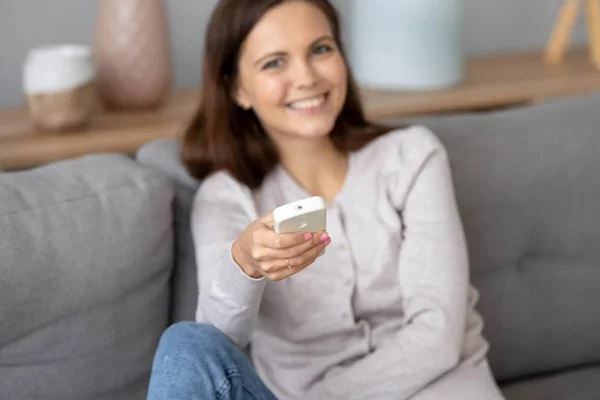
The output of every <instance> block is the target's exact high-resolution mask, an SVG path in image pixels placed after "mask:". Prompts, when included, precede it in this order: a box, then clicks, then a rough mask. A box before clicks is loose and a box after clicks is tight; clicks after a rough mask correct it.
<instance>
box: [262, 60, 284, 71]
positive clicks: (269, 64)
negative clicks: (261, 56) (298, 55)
mask: <svg viewBox="0 0 600 400" xmlns="http://www.w3.org/2000/svg"><path fill="white" fill-rule="evenodd" d="M281 65H283V60H282V59H280V58H277V59H275V60H271V61H269V62H267V63H266V64H265V65H263V69H270V68H278V67H281Z"/></svg>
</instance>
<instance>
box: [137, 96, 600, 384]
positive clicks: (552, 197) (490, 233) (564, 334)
mask: <svg viewBox="0 0 600 400" xmlns="http://www.w3.org/2000/svg"><path fill="white" fill-rule="evenodd" d="M395 122H396V123H402V124H406V123H407V122H409V123H410V122H414V123H420V124H424V125H426V126H428V127H429V128H431V129H432V130H433V131H434V132H435V133H436V134H437V135H438V136H439V137H440V139H441V140H442V142H443V143H444V144H445V146H446V148H447V150H448V152H449V154H450V158H451V163H452V169H453V175H454V180H455V187H456V195H457V199H458V202H459V207H460V210H461V215H462V218H463V222H464V226H465V230H466V234H467V239H468V245H469V253H470V259H471V274H472V282H473V284H474V285H475V286H476V288H477V289H478V290H479V291H480V295H481V297H480V301H479V303H478V305H477V308H478V310H479V311H480V312H481V313H482V314H483V317H484V319H485V329H484V334H485V336H486V338H487V339H488V341H489V342H490V344H491V348H490V353H489V359H490V364H491V366H492V369H493V372H494V374H495V377H496V378H497V379H498V380H499V381H508V380H511V379H515V378H519V377H523V376H526V375H531V374H538V373H544V372H550V371H554V370H559V369H562V368H569V367H573V366H577V365H582V364H585V363H591V362H598V361H600V335H598V332H600V313H599V312H598V311H597V309H596V307H597V304H598V303H600V291H598V290H597V288H598V287H599V286H600V245H599V244H600V212H599V211H598V210H597V207H598V205H599V204H600V157H598V156H597V155H596V154H597V152H598V149H600V95H588V96H581V97H575V98H571V99H564V100H560V101H555V102H551V103H548V104H542V105H536V106H530V107H524V108H520V109H514V110H506V111H499V112H488V113H479V114H468V115H454V116H435V117H422V118H413V119H409V120H402V121H395ZM138 160H140V161H141V162H143V163H144V164H146V165H153V166H155V167H157V168H159V169H162V170H165V171H166V172H167V174H168V175H169V176H171V177H172V178H173V179H174V180H175V181H176V184H177V186H178V190H177V195H176V196H177V200H176V204H177V206H176V208H177V210H176V214H175V215H176V221H177V224H178V226H177V228H176V232H177V233H176V235H177V237H178V244H177V246H178V250H177V257H178V261H177V270H178V272H177V274H178V275H179V278H178V279H177V280H176V281H175V284H176V285H177V286H178V287H179V288H180V289H181V288H183V290H182V291H178V293H177V294H176V296H177V297H178V299H177V305H176V310H175V316H176V319H179V320H180V319H190V320H193V319H194V310H195V306H196V301H197V289H196V287H195V286H194V285H192V282H193V283H194V284H195V279H196V272H195V264H194V258H193V248H192V247H191V237H190V234H189V225H188V224H189V211H190V210H189V206H190V204H191V199H192V197H193V195H194V192H195V190H196V188H197V185H198V182H197V181H195V180H193V179H192V178H190V177H189V175H187V173H186V172H185V170H184V169H183V168H182V166H181V164H180V163H179V144H178V143H176V142H174V141H168V140H167V141H158V142H154V143H151V144H149V145H146V146H144V148H142V149H141V150H140V152H139V153H138Z"/></svg>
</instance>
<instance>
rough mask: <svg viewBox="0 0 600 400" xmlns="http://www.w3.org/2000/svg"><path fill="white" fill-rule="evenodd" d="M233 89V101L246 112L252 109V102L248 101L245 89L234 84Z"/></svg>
mask: <svg viewBox="0 0 600 400" xmlns="http://www.w3.org/2000/svg"><path fill="white" fill-rule="evenodd" d="M232 88H233V89H232V93H231V97H232V98H233V101H235V103H236V104H237V105H238V106H240V107H241V108H243V109H244V110H249V109H251V108H252V104H251V103H250V100H249V99H248V96H247V95H246V93H245V91H244V89H242V88H241V87H240V86H239V85H237V84H234V85H233V86H232Z"/></svg>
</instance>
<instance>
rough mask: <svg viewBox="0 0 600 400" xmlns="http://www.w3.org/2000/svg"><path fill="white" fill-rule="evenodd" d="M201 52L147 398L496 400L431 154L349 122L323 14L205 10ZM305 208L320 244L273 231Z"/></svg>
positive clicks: (429, 140)
mask: <svg viewBox="0 0 600 400" xmlns="http://www.w3.org/2000/svg"><path fill="white" fill-rule="evenodd" d="M205 49H206V50H205V51H206V53H205V68H204V83H203V86H204V89H203V92H202V96H203V100H202V104H203V107H202V108H201V109H200V110H199V111H198V113H197V115H196V116H195V118H194V120H193V122H192V124H191V125H190V127H189V129H188V131H187V132H186V136H185V141H184V146H183V151H184V153H183V156H184V160H185V162H186V164H187V166H188V169H189V171H190V173H191V174H192V175H194V176H195V177H197V178H198V179H201V180H202V184H201V185H200V187H199V189H198V192H197V193H196V195H195V198H194V202H193V205H192V213H191V214H192V215H191V224H190V226H191V231H192V236H193V240H194V249H195V256H196V257H195V259H196V266H197V268H198V274H197V276H198V293H199V296H198V302H197V308H196V321H195V322H193V323H191V322H189V323H188V322H181V323H176V324H174V325H173V326H172V327H170V328H169V329H168V330H167V331H166V332H165V333H164V334H163V336H162V339H161V341H160V344H159V346H158V349H157V352H156V355H155V359H154V368H153V373H152V377H151V382H150V388H149V395H148V399H149V400H167V399H169V400H175V399H177V400H184V399H189V400H192V399H199V398H202V399H236V400H237V399H249V398H252V399H261V400H272V399H275V398H277V399H280V400H299V399H311V400H313V399H315V400H316V399H327V400H329V399H344V400H352V399H369V400H388V399H394V400H405V399H409V398H410V399H412V400H430V399H435V400H437V399H440V398H443V399H446V400H480V399H485V400H499V399H502V395H501V394H500V392H499V390H498V388H497V386H496V384H495V382H494V379H493V377H492V375H491V373H490V370H489V367H488V364H487V358H486V354H487V346H488V345H487V342H486V341H485V339H484V338H483V336H482V334H481V332H482V327H483V321H482V318H481V317H480V316H479V314H478V313H477V312H476V311H475V309H474V306H475V304H476V302H477V292H476V291H475V290H473V288H471V287H470V284H469V271H468V267H469V266H468V257H467V250H466V244H465V237H464V233H463V229H462V225H461V219H460V216H459V214H458V207H457V204H456V201H455V198H454V189H453V186H452V176H451V172H450V165H449V160H448V156H447V154H446V151H445V149H444V147H443V146H442V143H441V142H440V140H439V139H438V138H437V137H436V136H435V135H434V134H433V132H431V131H429V130H428V129H427V128H425V127H423V126H414V127H407V128H397V129H390V128H386V127H382V126H378V125H374V124H371V123H369V122H368V121H366V120H365V117H364V115H363V112H362V107H361V104H360V101H359V99H358V95H357V91H356V87H355V85H354V82H353V79H352V74H351V73H350V71H349V69H348V67H347V62H346V58H345V55H344V51H343V49H342V46H341V42H340V34H339V23H338V18H337V14H336V12H335V10H334V8H333V7H332V6H331V4H330V3H329V2H328V1H327V0H221V1H220V2H219V3H218V4H217V7H216V9H215V11H214V14H213V16H212V21H211V23H210V24H209V27H208V33H207V43H206V46H205ZM312 196H320V197H322V198H323V199H325V206H326V228H325V229H324V230H319V231H316V232H291V233H279V232H278V231H276V229H275V228H274V215H273V214H274V212H273V210H276V209H277V207H279V206H281V205H284V204H290V203H293V202H294V201H297V200H301V199H304V198H307V197H312ZM320 226H321V225H320ZM316 229H318V228H316ZM334 242H335V246H332V247H328V246H329V245H330V244H332V243H334ZM326 247H328V250H327V251H325V252H324V251H323V250H324V249H325V248H326ZM249 344H251V349H250V350H251V351H250V357H247V356H246V355H245V354H244V353H243V351H242V349H246V348H247V346H248V345H249Z"/></svg>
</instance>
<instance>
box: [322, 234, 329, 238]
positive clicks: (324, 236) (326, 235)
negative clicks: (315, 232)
mask: <svg viewBox="0 0 600 400" xmlns="http://www.w3.org/2000/svg"><path fill="white" fill-rule="evenodd" d="M327 239H329V235H328V234H327V233H324V234H322V235H321V240H327Z"/></svg>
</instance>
